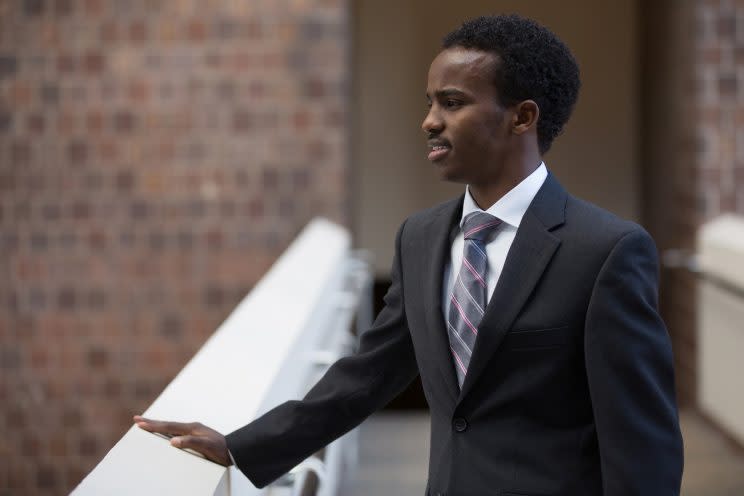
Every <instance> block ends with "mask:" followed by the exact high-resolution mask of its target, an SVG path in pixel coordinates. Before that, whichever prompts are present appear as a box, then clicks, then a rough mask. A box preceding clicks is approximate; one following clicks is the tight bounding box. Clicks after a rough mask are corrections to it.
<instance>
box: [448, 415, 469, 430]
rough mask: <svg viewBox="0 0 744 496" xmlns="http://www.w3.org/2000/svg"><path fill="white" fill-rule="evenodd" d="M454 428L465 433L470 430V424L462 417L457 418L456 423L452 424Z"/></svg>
mask: <svg viewBox="0 0 744 496" xmlns="http://www.w3.org/2000/svg"><path fill="white" fill-rule="evenodd" d="M452 426H453V427H454V428H455V430H456V431H457V432H465V429H467V428H468V422H467V420H465V419H464V418H462V417H457V418H456V419H455V421H454V422H452Z"/></svg>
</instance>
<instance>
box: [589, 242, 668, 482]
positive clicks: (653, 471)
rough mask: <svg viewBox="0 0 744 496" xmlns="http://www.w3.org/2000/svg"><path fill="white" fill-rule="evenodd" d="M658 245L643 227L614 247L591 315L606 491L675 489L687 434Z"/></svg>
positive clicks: (592, 378)
mask: <svg viewBox="0 0 744 496" xmlns="http://www.w3.org/2000/svg"><path fill="white" fill-rule="evenodd" d="M658 270H659V268H658V261H657V255H656V247H655V246H654V243H653V241H652V240H651V238H650V236H649V235H648V234H647V233H646V232H645V231H644V230H643V229H640V228H639V229H637V230H635V231H632V232H629V233H627V234H625V235H624V236H623V237H622V238H621V239H620V240H619V241H618V242H617V243H616V245H615V246H614V248H613V249H612V250H611V252H610V254H609V255H608V257H607V260H606V261H605V263H604V265H603V267H602V269H601V270H600V273H599V276H598V278H597V281H596V283H595V286H594V290H593V293H592V298H591V301H590V304H589V309H588V312H587V316H586V331H585V342H584V345H585V353H586V370H587V376H588V380H589V390H590V394H591V399H592V407H593V410H594V418H595V425H596V428H597V437H598V441H599V453H600V457H601V464H602V479H603V485H604V494H605V496H627V495H631V494H632V495H648V496H660V495H676V494H679V490H680V483H681V477H682V465H683V449H682V436H681V433H680V428H679V418H678V413H677V405H676V399H675V390H674V372H673V359H672V349H671V343H670V340H669V335H668V334H667V331H666V328H665V326H664V323H663V321H662V320H661V317H660V316H659V313H658V308H657V307H658V302H657V300H658V296H657V295H658Z"/></svg>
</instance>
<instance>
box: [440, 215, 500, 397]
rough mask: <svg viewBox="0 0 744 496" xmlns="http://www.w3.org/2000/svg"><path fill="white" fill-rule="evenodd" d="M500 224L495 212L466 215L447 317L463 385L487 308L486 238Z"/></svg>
mask: <svg viewBox="0 0 744 496" xmlns="http://www.w3.org/2000/svg"><path fill="white" fill-rule="evenodd" d="M500 224H501V220H499V219H498V218H496V217H494V216H493V215H490V214H487V213H485V212H473V213H470V214H468V215H466V216H465V221H464V222H463V226H462V231H463V233H464V236H465V243H464V246H463V252H462V265H460V272H459V273H458V274H457V280H456V281H455V284H454V286H453V287H452V292H451V293H450V308H449V312H448V318H447V334H448V336H449V342H450V349H451V350H452V359H453V360H454V365H455V371H456V372H457V382H458V383H459V384H460V387H462V383H463V382H464V381H465V374H466V373H467V371H468V365H469V364H470V357H471V356H472V355H473V346H474V345H475V339H476V337H477V336H478V324H480V321H481V319H482V318H483V313H484V310H485V308H486V290H487V285H486V272H487V269H488V257H487V256H486V249H485V242H484V241H485V240H486V239H487V238H488V237H489V236H490V235H491V233H493V232H494V230H495V229H496V228H497V227H498V226H499V225H500Z"/></svg>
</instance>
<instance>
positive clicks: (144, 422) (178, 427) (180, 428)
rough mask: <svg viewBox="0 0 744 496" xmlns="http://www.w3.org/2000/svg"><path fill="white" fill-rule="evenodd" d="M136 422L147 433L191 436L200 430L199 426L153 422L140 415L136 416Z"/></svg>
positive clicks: (160, 421)
mask: <svg viewBox="0 0 744 496" xmlns="http://www.w3.org/2000/svg"><path fill="white" fill-rule="evenodd" d="M134 422H135V423H136V424H137V426H138V427H140V428H142V429H144V430H146V431H149V432H157V433H160V434H174V435H183V434H191V433H193V432H194V431H195V430H196V429H197V428H198V424H193V423H184V422H167V421H163V420H153V419H147V418H145V417H141V416H139V415H135V417H134Z"/></svg>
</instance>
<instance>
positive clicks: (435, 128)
mask: <svg viewBox="0 0 744 496" xmlns="http://www.w3.org/2000/svg"><path fill="white" fill-rule="evenodd" d="M443 128H444V123H443V121H442V119H440V118H439V115H438V113H437V112H436V110H435V109H434V107H430V108H429V112H428V113H427V114H426V117H424V122H422V123H421V129H422V130H423V131H424V132H425V133H426V134H432V133H434V134H436V133H439V132H441V131H442V129H443Z"/></svg>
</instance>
